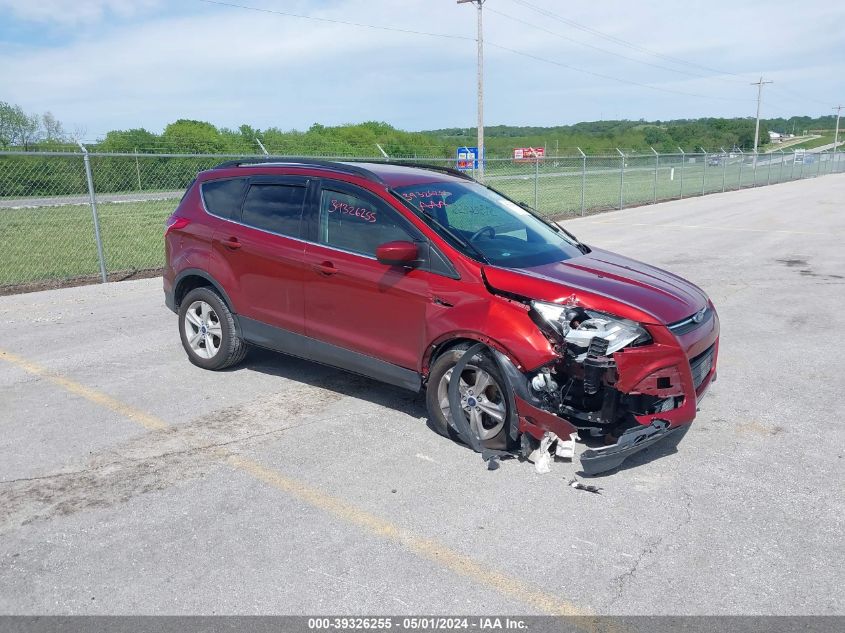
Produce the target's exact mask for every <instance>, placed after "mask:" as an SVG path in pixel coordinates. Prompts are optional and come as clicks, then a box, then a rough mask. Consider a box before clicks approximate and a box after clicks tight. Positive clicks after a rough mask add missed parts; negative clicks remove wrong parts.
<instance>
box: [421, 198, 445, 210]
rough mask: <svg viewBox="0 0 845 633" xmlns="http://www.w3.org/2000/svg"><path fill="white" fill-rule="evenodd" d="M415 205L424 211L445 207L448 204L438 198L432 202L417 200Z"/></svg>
mask: <svg viewBox="0 0 845 633" xmlns="http://www.w3.org/2000/svg"><path fill="white" fill-rule="evenodd" d="M417 206H418V207H419V208H420V209H421V210H422V211H425V210H426V209H445V208H446V207H447V206H448V205H447V203H446V201H445V200H438V201H437V202H434V201H433V200H432V201H431V202H418V203H417Z"/></svg>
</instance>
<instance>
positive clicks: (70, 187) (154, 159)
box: [0, 150, 845, 294]
mask: <svg viewBox="0 0 845 633" xmlns="http://www.w3.org/2000/svg"><path fill="white" fill-rule="evenodd" d="M235 158H255V156H254V155H253V156H249V157H244V156H226V155H177V154H154V155H151V154H96V153H90V154H87V153H85V154H83V153H70V152H68V153H39V152H0V294H8V293H10V292H16V291H23V290H27V289H37V288H45V287H52V286H58V285H71V284H75V283H85V282H89V281H101V280H104V279H112V280H115V279H123V278H128V277H132V276H141V275H145V274H155V273H157V271H158V270H159V269H160V268H161V266H162V265H163V263H164V244H163V240H162V234H163V229H164V222H165V220H166V218H167V217H168V216H169V215H170V214H171V213H172V212H173V210H174V209H175V208H176V206H177V204H178V202H179V199H180V198H181V196H182V194H183V192H184V190H185V188H186V187H187V186H188V185H189V184H190V182H191V181H192V180H193V179H194V177H195V176H196V174H197V172H199V171H202V170H205V169H209V168H211V167H213V166H215V165H217V164H219V163H220V162H222V161H224V160H230V159H235ZM86 159H87V163H88V168H86ZM344 160H349V159H348V158H345V159H344ZM361 160H365V159H361ZM368 160H372V161H373V162H379V161H380V160H382V159H379V158H370V159H368ZM400 160H401V159H400ZM414 162H417V163H427V164H432V165H439V166H445V167H453V166H454V164H455V163H454V160H451V159H450V160H446V159H442V158H437V159H426V158H416V159H414ZM89 169H90V172H89ZM843 171H845V153H843V152H841V151H840V152H836V153H833V152H809V151H806V152H802V151H796V152H782V151H781V152H774V153H766V154H753V153H751V154H749V153H743V152H739V151H734V152H725V151H720V152H715V153H707V152H703V151H702V152H699V153H685V152H678V153H677V154H657V153H656V152H652V153H650V154H631V153H628V154H625V153H622V152H620V151H618V150H617V153H616V154H615V155H613V154H608V155H603V156H594V155H591V156H586V155H582V156H568V157H546V158H540V159H531V160H521V161H516V160H512V159H499V158H495V159H487V160H486V161H485V170H484V180H485V182H486V184H488V185H490V186H491V187H493V188H495V189H497V190H499V191H501V192H502V193H504V194H506V195H508V196H510V197H511V198H513V199H515V200H517V201H519V202H524V203H527V204H529V205H531V206H532V207H534V208H535V209H537V210H538V211H539V212H541V213H542V214H544V215H547V216H549V217H554V218H562V217H567V216H577V215H585V214H589V213H594V212H598V211H604V210H609V209H622V208H625V207H628V206H638V205H643V204H651V203H655V202H659V201H663V200H673V199H678V198H686V197H689V196H699V195H704V194H708V193H714V192H722V191H730V190H736V189H740V188H745V187H754V186H761V185H767V184H774V183H778V182H784V181H788V180H797V179H802V178H809V177H816V176H821V175H826V174H831V173H838V172H843ZM89 173H90V177H91V187H90V188H89V184H88V174H89ZM469 173H470V174H471V175H474V174H473V173H472V172H469Z"/></svg>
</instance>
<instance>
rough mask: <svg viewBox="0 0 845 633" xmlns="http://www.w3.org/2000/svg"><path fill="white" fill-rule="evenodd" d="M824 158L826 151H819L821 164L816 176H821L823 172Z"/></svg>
mask: <svg viewBox="0 0 845 633" xmlns="http://www.w3.org/2000/svg"><path fill="white" fill-rule="evenodd" d="M823 158H824V152H819V166H818V168H817V169H816V176H819V175H821V173H822V159H823Z"/></svg>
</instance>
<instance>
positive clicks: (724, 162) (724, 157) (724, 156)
mask: <svg viewBox="0 0 845 633" xmlns="http://www.w3.org/2000/svg"><path fill="white" fill-rule="evenodd" d="M719 151H720V152H722V193H725V172H726V171H727V170H728V154H727V152H726V151H725V148H724V147H720V148H719Z"/></svg>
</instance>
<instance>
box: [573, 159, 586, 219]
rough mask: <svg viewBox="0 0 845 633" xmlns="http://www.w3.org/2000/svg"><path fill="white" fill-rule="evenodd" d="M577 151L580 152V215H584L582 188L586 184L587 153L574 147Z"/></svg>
mask: <svg viewBox="0 0 845 633" xmlns="http://www.w3.org/2000/svg"><path fill="white" fill-rule="evenodd" d="M575 149H577V150H578V151H579V152H581V215H582V216H583V215H584V189H585V188H586V186H587V155H586V154H585V153H584V152H583V151H582V150H581V148H580V147H576V148H575Z"/></svg>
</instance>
